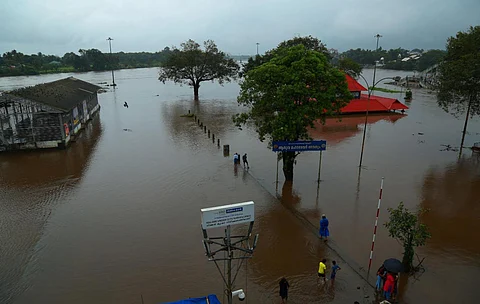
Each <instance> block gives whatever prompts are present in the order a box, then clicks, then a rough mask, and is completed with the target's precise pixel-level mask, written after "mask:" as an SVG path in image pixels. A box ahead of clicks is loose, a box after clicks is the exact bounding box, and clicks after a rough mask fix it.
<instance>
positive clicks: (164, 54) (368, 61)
mask: <svg viewBox="0 0 480 304" xmlns="http://www.w3.org/2000/svg"><path fill="white" fill-rule="evenodd" d="M293 40H295V38H294V39H292V41H293ZM322 47H323V48H324V51H325V53H326V54H327V55H328V57H329V59H330V60H332V62H333V63H334V64H338V62H339V61H340V62H342V60H343V63H345V61H347V62H348V64H349V65H351V61H353V62H356V63H358V64H360V65H362V66H370V65H373V63H374V62H375V61H376V60H380V58H384V64H385V65H384V67H385V68H387V69H393V70H408V71H412V70H417V71H423V70H425V69H426V68H428V67H430V66H433V65H435V64H437V63H439V62H440V61H441V60H442V59H443V58H444V56H445V53H446V52H445V51H443V50H428V51H424V50H421V49H413V50H411V51H409V50H406V49H403V48H396V49H390V50H384V49H382V48H379V49H378V50H377V51H375V50H366V49H360V48H358V49H350V50H348V51H346V52H343V53H341V54H336V53H332V52H330V51H328V50H327V49H326V47H325V46H324V45H322ZM411 52H418V53H422V56H421V57H420V58H419V59H418V60H409V61H406V62H402V61H401V60H400V58H405V57H408V56H409V54H410V53H411ZM171 53H172V49H171V48H169V47H165V48H164V49H163V50H161V51H158V52H153V53H152V52H130V53H126V52H117V53H112V55H110V54H109V53H103V52H101V51H100V50H98V49H80V50H78V52H68V53H65V54H64V55H63V56H62V57H60V56H56V55H46V54H42V53H41V52H39V53H37V54H31V55H28V54H24V53H21V52H18V51H17V50H12V51H10V52H6V53H4V54H3V55H2V56H1V57H0V77H1V76H19V75H38V74H46V73H61V72H87V71H105V70H110V69H130V68H147V67H157V66H160V65H161V64H162V63H164V62H165V61H166V60H167V58H168V56H169V55H171ZM226 56H227V57H229V58H232V59H234V60H242V61H247V60H249V58H251V59H250V60H253V61H255V60H256V57H250V56H247V55H242V56H234V55H228V54H227V55H226Z"/></svg>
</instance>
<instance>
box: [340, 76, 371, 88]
mask: <svg viewBox="0 0 480 304" xmlns="http://www.w3.org/2000/svg"><path fill="white" fill-rule="evenodd" d="M345 77H346V78H347V84H348V90H349V91H350V92H359V91H360V92H361V91H368V90H367V89H366V88H365V87H364V86H362V85H361V84H360V83H359V82H358V81H356V80H355V79H354V78H353V77H352V76H350V75H348V74H345Z"/></svg>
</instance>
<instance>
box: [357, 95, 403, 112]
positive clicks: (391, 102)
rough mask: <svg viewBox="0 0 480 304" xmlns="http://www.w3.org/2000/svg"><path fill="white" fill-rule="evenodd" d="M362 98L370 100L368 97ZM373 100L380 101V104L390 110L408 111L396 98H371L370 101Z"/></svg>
mask: <svg viewBox="0 0 480 304" xmlns="http://www.w3.org/2000/svg"><path fill="white" fill-rule="evenodd" d="M362 97H364V98H368V95H365V94H362ZM372 98H375V99H376V100H378V101H379V102H380V103H382V104H383V105H384V106H385V107H386V108H387V109H388V110H407V109H408V107H407V106H406V105H404V104H403V103H401V102H400V101H398V99H394V98H387V97H381V96H374V95H372V96H370V100H372Z"/></svg>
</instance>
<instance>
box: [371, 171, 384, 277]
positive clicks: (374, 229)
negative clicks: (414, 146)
mask: <svg viewBox="0 0 480 304" xmlns="http://www.w3.org/2000/svg"><path fill="white" fill-rule="evenodd" d="M384 179H385V178H384V177H382V182H381V183H380V195H379V196H378V206H377V216H376V217H375V227H374V228H373V239H372V250H370V261H369V262H368V272H370V267H372V258H373V248H374V247H375V236H376V235H377V226H378V216H379V214H380V204H381V203H382V192H383V180H384Z"/></svg>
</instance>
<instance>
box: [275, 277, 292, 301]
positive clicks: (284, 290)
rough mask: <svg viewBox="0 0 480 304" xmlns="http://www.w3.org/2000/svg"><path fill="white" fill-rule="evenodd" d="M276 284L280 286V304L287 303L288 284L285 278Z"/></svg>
mask: <svg viewBox="0 0 480 304" xmlns="http://www.w3.org/2000/svg"><path fill="white" fill-rule="evenodd" d="M278 284H279V285H280V297H281V298H282V303H287V300H288V288H290V284H288V281H287V279H285V278H282V279H281V280H280V282H279V283H278Z"/></svg>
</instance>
